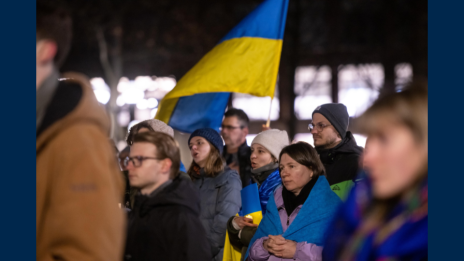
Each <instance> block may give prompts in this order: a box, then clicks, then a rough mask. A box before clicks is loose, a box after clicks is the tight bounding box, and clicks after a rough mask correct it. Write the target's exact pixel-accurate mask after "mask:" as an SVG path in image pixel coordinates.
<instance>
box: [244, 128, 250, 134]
mask: <svg viewBox="0 0 464 261" xmlns="http://www.w3.org/2000/svg"><path fill="white" fill-rule="evenodd" d="M243 132H244V133H245V136H246V135H248V133H249V132H250V130H249V129H248V127H243Z"/></svg>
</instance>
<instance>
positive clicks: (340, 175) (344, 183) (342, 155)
mask: <svg viewBox="0 0 464 261" xmlns="http://www.w3.org/2000/svg"><path fill="white" fill-rule="evenodd" d="M316 150H317V152H318V153H319V157H320V159H321V162H322V164H324V167H325V170H326V175H327V180H328V181H329V184H330V187H331V188H332V190H333V192H335V193H336V194H337V195H338V196H339V197H340V198H341V199H342V200H344V199H345V198H346V196H347V195H348V193H349V191H350V189H351V188H352V187H353V185H354V182H355V180H356V177H357V174H358V171H359V157H360V156H361V153H362V152H363V148H362V147H359V146H358V145H357V144H356V140H355V139H354V137H353V134H351V132H349V131H348V132H346V137H345V138H344V139H343V140H342V141H341V142H340V144H338V145H337V146H336V147H334V148H332V149H327V150H321V149H317V148H316Z"/></svg>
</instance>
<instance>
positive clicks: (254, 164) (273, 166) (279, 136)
mask: <svg viewBox="0 0 464 261" xmlns="http://www.w3.org/2000/svg"><path fill="white" fill-rule="evenodd" d="M288 145H289V138H288V134H287V132H286V131H281V130H276V129H270V130H267V131H263V132H261V133H259V134H258V135H257V136H256V137H255V138H254V139H253V141H252V142H251V157H250V160H251V168H252V170H251V172H252V175H253V176H252V178H253V180H254V182H255V183H257V185H258V193H259V201H260V204H261V211H262V214H263V216H264V215H265V214H266V206H267V202H268V201H269V198H270V197H271V196H272V193H273V191H274V189H275V188H276V187H277V186H279V185H281V184H282V179H281V178H280V173H279V160H278V158H279V155H280V151H281V150H282V149H283V148H284V147H285V146H288ZM257 227H258V225H256V224H253V220H252V219H249V218H246V217H238V216H233V217H231V218H230V219H229V221H228V222H227V232H228V233H229V241H230V243H231V244H232V245H233V246H235V247H237V248H239V249H241V250H242V255H241V257H242V260H243V259H244V258H245V253H246V250H247V249H248V244H249V243H250V240H251V238H253V236H254V234H255V232H256V229H257Z"/></svg>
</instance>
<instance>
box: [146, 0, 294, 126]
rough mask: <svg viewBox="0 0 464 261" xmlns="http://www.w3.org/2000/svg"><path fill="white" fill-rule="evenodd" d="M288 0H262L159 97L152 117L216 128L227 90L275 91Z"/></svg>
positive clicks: (260, 93) (175, 123)
mask: <svg viewBox="0 0 464 261" xmlns="http://www.w3.org/2000/svg"><path fill="white" fill-rule="evenodd" d="M287 8H288V0H265V1H264V2H263V3H261V4H260V5H259V6H258V7H257V8H256V9H255V10H254V11H253V12H251V13H250V14H249V15H248V16H247V17H245V18H244V19H243V20H242V21H241V22H240V23H239V24H238V25H237V26H236V27H234V28H233V29H232V30H231V31H230V32H229V33H228V34H227V35H226V36H225V37H224V38H222V39H221V41H220V42H219V43H218V44H217V45H216V46H215V47H214V48H213V49H212V50H211V51H210V52H208V53H207V54H206V55H205V56H204V57H203V58H202V59H201V60H200V61H199V62H198V63H197V64H196V65H195V66H194V67H193V68H192V69H190V71H188V72H187V73H186V74H185V75H184V77H182V78H181V79H180V80H179V82H178V83H177V85H176V87H174V89H173V90H172V91H171V92H169V93H168V94H167V95H166V96H165V97H164V98H163V100H161V102H160V105H159V108H158V112H157V114H156V116H155V118H156V119H159V120H161V121H164V122H165V123H166V124H168V125H170V126H171V127H172V128H174V129H176V130H178V131H182V132H187V133H191V132H193V131H194V130H195V129H198V128H204V127H210V128H213V129H216V130H218V129H219V126H220V125H221V122H222V117H223V115H224V111H225V108H226V105H227V101H228V99H229V96H230V93H231V92H239V93H247V94H251V95H255V96H261V97H263V96H270V97H274V89H275V84H276V80H277V73H278V69H279V63H280V54H281V51H282V39H283V35H284V29H285V20H286V16H287Z"/></svg>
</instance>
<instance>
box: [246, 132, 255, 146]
mask: <svg viewBox="0 0 464 261" xmlns="http://www.w3.org/2000/svg"><path fill="white" fill-rule="evenodd" d="M256 136H258V134H248V135H247V136H246V142H247V144H248V146H251V142H252V141H253V140H254V139H255V137H256Z"/></svg>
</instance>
